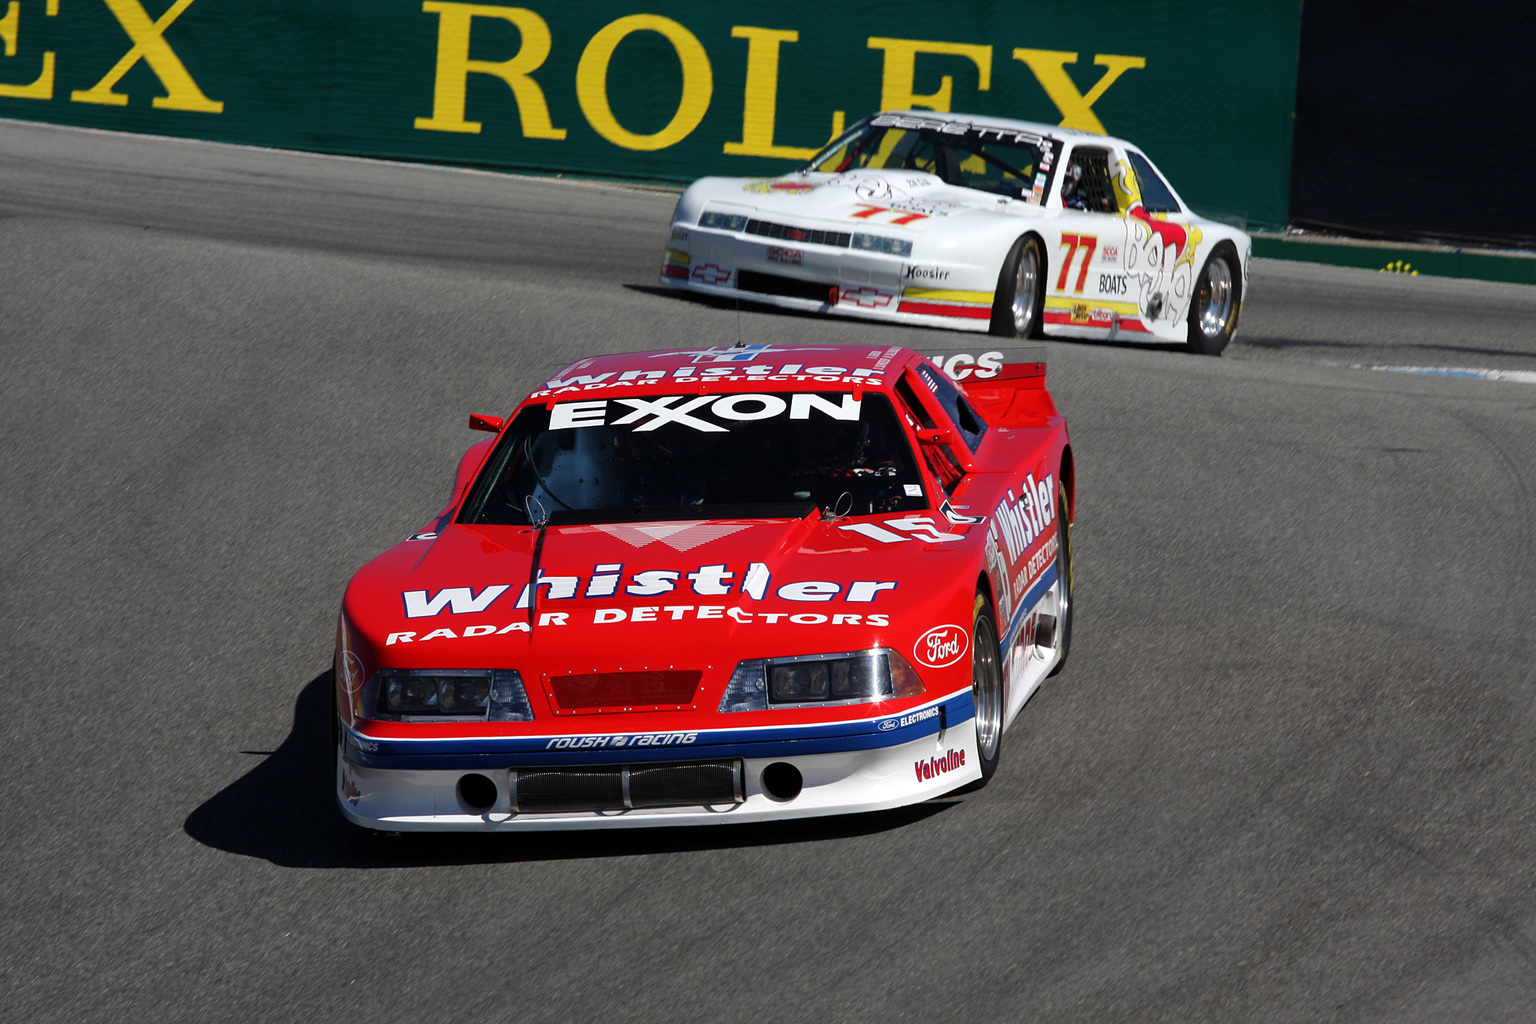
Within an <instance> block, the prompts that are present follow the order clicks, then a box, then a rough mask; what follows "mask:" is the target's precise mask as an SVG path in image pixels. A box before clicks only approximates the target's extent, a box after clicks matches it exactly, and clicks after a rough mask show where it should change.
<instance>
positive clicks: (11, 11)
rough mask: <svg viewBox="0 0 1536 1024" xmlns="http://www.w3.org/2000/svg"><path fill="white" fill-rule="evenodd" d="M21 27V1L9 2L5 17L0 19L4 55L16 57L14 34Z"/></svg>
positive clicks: (0, 36)
mask: <svg viewBox="0 0 1536 1024" xmlns="http://www.w3.org/2000/svg"><path fill="white" fill-rule="evenodd" d="M20 26H21V0H11V6H10V7H9V8H7V9H6V12H5V17H3V18H0V40H3V41H4V42H5V55H6V56H7V57H14V56H16V33H17V32H18V31H20Z"/></svg>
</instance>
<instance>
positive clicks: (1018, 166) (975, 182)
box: [806, 114, 1058, 204]
mask: <svg viewBox="0 0 1536 1024" xmlns="http://www.w3.org/2000/svg"><path fill="white" fill-rule="evenodd" d="M1057 147H1058V144H1057V143H1056V141H1055V140H1054V139H1050V138H1046V137H1043V136H1040V135H1036V134H1034V133H1032V132H1025V131H1017V130H1014V129H1012V128H992V127H988V126H986V125H975V124H967V123H964V122H955V121H941V120H938V119H936V118H923V117H911V116H907V115H900V114H881V115H879V116H878V117H873V118H870V119H869V120H868V121H865V122H864V123H863V124H860V125H856V126H855V127H854V128H853V129H852V130H851V131H849V132H848V133H847V134H845V135H843V136H842V137H841V138H839V139H837V140H835V141H834V142H833V143H832V144H831V145H830V146H828V147H827V148H826V149H824V150H823V151H822V152H820V153H818V154H817V155H816V156H815V157H814V158H813V159H812V160H811V162H810V164H809V165H808V166H807V167H806V170H809V171H820V172H823V173H828V174H842V173H844V172H845V171H854V170H864V169H869V170H904V171H924V172H926V173H928V174H934V175H937V176H938V177H940V178H942V179H943V180H944V181H945V182H947V183H948V184H951V185H960V186H962V187H964V188H974V189H980V190H981V191H983V192H994V193H997V194H998V195H1005V196H1010V197H1012V198H1014V199H1023V200H1025V201H1026V202H1031V203H1035V204H1038V203H1039V202H1040V201H1041V199H1042V198H1043V197H1044V196H1045V194H1046V193H1047V192H1048V191H1049V190H1050V180H1051V173H1052V169H1053V167H1054V163H1055V158H1056V155H1057V153H1058V148H1057Z"/></svg>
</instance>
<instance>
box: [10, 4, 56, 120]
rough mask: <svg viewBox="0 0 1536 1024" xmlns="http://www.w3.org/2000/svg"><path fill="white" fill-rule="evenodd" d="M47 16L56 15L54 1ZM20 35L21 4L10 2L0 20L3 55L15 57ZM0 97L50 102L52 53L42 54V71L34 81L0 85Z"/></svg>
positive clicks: (51, 93)
mask: <svg viewBox="0 0 1536 1024" xmlns="http://www.w3.org/2000/svg"><path fill="white" fill-rule="evenodd" d="M48 13H49V14H57V13H58V7H57V5H56V0H50V3H49V5H48ZM20 33H21V4H20V3H19V2H18V0H11V3H10V6H9V7H8V8H6V12H5V17H3V18H0V40H3V41H4V43H5V55H6V56H7V57H14V56H16V42H17V37H18V36H19V35H20ZM0 97H6V98H9V99H17V100H51V99H53V51H52V50H49V51H46V52H45V53H44V54H43V70H42V73H41V74H39V75H38V76H37V77H36V78H35V79H33V80H32V81H31V82H28V83H27V84H26V85H6V84H4V83H0Z"/></svg>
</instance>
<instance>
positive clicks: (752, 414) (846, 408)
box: [549, 394, 861, 434]
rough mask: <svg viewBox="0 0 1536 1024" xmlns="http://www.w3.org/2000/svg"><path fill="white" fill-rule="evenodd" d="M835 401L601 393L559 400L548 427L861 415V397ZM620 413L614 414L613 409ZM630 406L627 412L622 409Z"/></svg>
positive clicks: (695, 425) (646, 427) (710, 429)
mask: <svg viewBox="0 0 1536 1024" xmlns="http://www.w3.org/2000/svg"><path fill="white" fill-rule="evenodd" d="M838 399H839V400H838V401H833V400H832V399H830V398H827V397H826V396H824V395H818V394H798V395H790V396H789V401H787V402H786V401H785V400H784V399H783V398H782V397H780V396H779V395H772V394H745V395H695V396H692V397H690V396H688V395H663V396H661V397H658V398H614V399H607V398H599V399H594V400H593V401H589V402H560V403H558V404H557V405H556V406H555V407H554V408H553V409H551V410H550V413H549V429H550V430H569V429H573V428H576V427H600V426H603V425H605V424H607V425H609V426H615V427H624V426H633V427H634V430H635V433H637V434H640V433H645V432H646V431H650V430H655V429H657V428H658V427H661V426H663V425H665V424H668V423H676V424H677V425H678V426H681V427H688V428H689V429H690V430H698V431H703V432H707V433H724V432H725V431H727V430H729V429H730V427H729V426H722V425H721V424H720V423H711V422H709V421H708V420H702V419H699V418H698V417H699V415H702V414H704V413H708V414H709V415H710V416H713V417H714V418H715V419H716V420H724V421H725V422H726V423H727V424H729V423H750V422H752V421H754V420H768V419H774V418H776V417H779V416H783V415H784V414H785V413H786V412H788V413H789V418H790V419H792V420H808V419H810V418H811V413H813V412H815V413H817V414H819V415H821V416H826V417H828V418H830V419H834V420H857V419H858V418H859V406H860V402H861V400H860V399H859V398H856V397H854V396H853V395H851V394H846V395H839V396H838ZM610 409H612V411H614V412H619V413H621V415H619V416H617V417H616V418H613V419H610V418H608V417H609V411H610ZM625 409H627V410H628V411H627V412H626V411H624V410H625Z"/></svg>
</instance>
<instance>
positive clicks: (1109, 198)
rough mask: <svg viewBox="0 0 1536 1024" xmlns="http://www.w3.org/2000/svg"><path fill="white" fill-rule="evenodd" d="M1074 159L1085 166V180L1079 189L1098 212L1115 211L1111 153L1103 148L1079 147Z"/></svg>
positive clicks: (1074, 152) (1089, 204)
mask: <svg viewBox="0 0 1536 1024" xmlns="http://www.w3.org/2000/svg"><path fill="white" fill-rule="evenodd" d="M1072 159H1073V160H1074V161H1076V162H1077V163H1078V164H1080V165H1081V166H1082V168H1083V180H1082V182H1081V183H1080V184H1079V185H1078V187H1077V191H1078V193H1079V194H1080V195H1081V196H1082V197H1083V199H1084V200H1085V201H1086V202H1087V203H1088V209H1090V210H1093V211H1094V212H1096V213H1114V212H1115V210H1116V209H1117V207H1116V204H1115V191H1114V186H1113V185H1111V184H1110V180H1109V154H1108V153H1106V152H1105V151H1104V150H1101V149H1078V150H1074V151H1073V153H1072Z"/></svg>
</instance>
